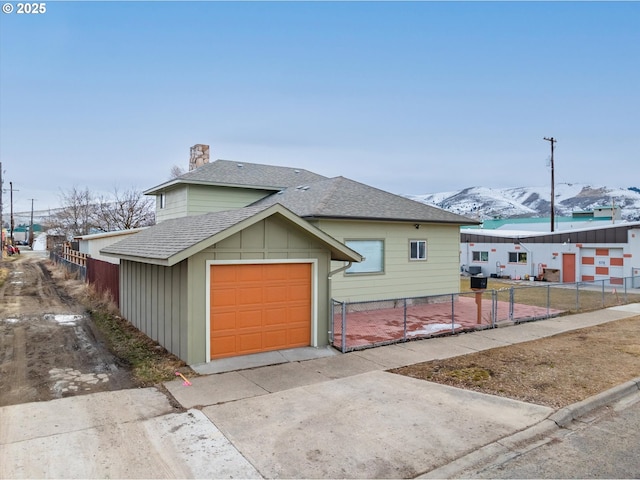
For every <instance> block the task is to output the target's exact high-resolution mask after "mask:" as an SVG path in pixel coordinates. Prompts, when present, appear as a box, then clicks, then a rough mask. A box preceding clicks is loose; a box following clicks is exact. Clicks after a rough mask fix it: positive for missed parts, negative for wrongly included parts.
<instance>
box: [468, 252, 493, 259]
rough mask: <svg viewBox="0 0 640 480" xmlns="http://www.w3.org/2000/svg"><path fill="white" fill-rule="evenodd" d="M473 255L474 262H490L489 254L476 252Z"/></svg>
mask: <svg viewBox="0 0 640 480" xmlns="http://www.w3.org/2000/svg"><path fill="white" fill-rule="evenodd" d="M471 253H472V260H473V261H474V262H488V261H489V252H480V251H477V252H476V251H474V252H471Z"/></svg>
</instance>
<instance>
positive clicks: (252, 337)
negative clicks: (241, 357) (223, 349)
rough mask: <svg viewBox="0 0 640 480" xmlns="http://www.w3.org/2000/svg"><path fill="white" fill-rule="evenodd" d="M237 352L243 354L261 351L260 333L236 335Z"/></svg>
mask: <svg viewBox="0 0 640 480" xmlns="http://www.w3.org/2000/svg"><path fill="white" fill-rule="evenodd" d="M238 340H239V342H238V350H239V351H241V352H245V353H253V352H259V351H261V350H262V332H255V333H243V334H241V335H238Z"/></svg>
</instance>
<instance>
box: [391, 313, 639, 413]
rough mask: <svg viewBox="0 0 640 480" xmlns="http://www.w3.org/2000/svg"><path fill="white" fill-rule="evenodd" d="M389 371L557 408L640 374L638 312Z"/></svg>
mask: <svg viewBox="0 0 640 480" xmlns="http://www.w3.org/2000/svg"><path fill="white" fill-rule="evenodd" d="M509 328H519V327H517V326H515V327H509ZM391 372H393V373H397V374H400V375H406V376H409V377H413V378H419V379H422V380H428V381H431V382H436V383H442V384H446V385H451V386H454V387H458V388H464V389H469V390H475V391H478V392H484V393H488V394H491V395H498V396H503V397H508V398H513V399H516V400H522V401H525V402H530V403H535V404H539V405H546V406H549V407H553V408H560V407H564V406H566V405H570V404H572V403H575V402H578V401H581V400H584V399H585V398H588V397H590V396H592V395H595V394H598V393H600V392H603V391H605V390H607V389H609V388H612V387H614V386H616V385H619V384H621V383H624V382H626V381H628V380H631V379H634V378H637V377H640V316H636V317H632V318H628V319H624V320H618V321H615V322H610V323H606V324H603V325H598V326H595V327H589V328H583V329H580V330H576V331H573V332H568V333H563V334H559V335H555V336H553V337H548V338H544V339H540V340H534V341H530V342H525V343H521V344H517V345H512V346H507V347H500V348H494V349H491V350H486V351H483V352H478V353H473V354H469V355H464V356H460V357H454V358H449V359H446V360H436V361H431V362H425V363H419V364H415V365H410V366H407V367H402V368H398V369H394V370H391Z"/></svg>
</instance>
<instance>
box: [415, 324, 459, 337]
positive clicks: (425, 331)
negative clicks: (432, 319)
mask: <svg viewBox="0 0 640 480" xmlns="http://www.w3.org/2000/svg"><path fill="white" fill-rule="evenodd" d="M453 328H460V325H459V324H457V323H454V324H453ZM443 330H451V324H450V323H429V324H426V325H423V326H422V328H421V329H420V330H413V331H411V332H407V335H432V334H434V333H437V332H441V331H443Z"/></svg>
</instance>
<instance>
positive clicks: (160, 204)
mask: <svg viewBox="0 0 640 480" xmlns="http://www.w3.org/2000/svg"><path fill="white" fill-rule="evenodd" d="M165 203H166V198H165V196H164V193H161V194H160V195H158V208H164V207H165Z"/></svg>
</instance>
